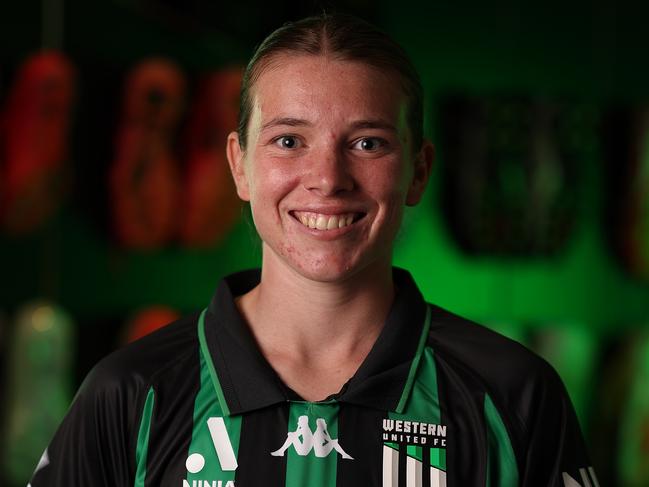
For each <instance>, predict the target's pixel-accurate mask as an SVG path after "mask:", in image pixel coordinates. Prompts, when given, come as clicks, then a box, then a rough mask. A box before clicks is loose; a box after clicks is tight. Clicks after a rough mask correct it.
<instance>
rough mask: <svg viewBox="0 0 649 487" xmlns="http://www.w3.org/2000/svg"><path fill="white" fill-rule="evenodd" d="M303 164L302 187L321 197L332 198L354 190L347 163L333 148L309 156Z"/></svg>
mask: <svg viewBox="0 0 649 487" xmlns="http://www.w3.org/2000/svg"><path fill="white" fill-rule="evenodd" d="M310 156H311V158H310V161H309V162H308V163H307V164H305V174H304V182H303V184H304V187H305V188H306V189H307V190H309V191H311V192H314V193H318V194H319V195H322V196H333V195H336V194H339V193H341V192H346V191H351V190H353V189H354V186H355V184H354V179H353V177H352V174H351V172H350V169H351V168H350V166H349V161H348V160H346V158H345V157H344V156H343V154H341V153H340V152H339V151H338V150H336V149H334V148H327V149H323V150H320V151H318V152H314V153H312V154H310Z"/></svg>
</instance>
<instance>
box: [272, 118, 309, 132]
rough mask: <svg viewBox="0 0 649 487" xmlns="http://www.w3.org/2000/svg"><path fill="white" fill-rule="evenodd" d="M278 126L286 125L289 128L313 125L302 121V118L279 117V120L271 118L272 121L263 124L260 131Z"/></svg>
mask: <svg viewBox="0 0 649 487" xmlns="http://www.w3.org/2000/svg"><path fill="white" fill-rule="evenodd" d="M280 125H286V126H289V127H311V126H313V124H312V123H311V122H309V121H308V120H304V119H302V118H291V117H279V118H273V119H272V120H269V121H268V122H266V123H265V124H263V125H262V126H261V131H262V132H263V131H264V130H266V129H269V128H271V127H277V126H280Z"/></svg>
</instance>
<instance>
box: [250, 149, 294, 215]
mask: <svg viewBox="0 0 649 487" xmlns="http://www.w3.org/2000/svg"><path fill="white" fill-rule="evenodd" d="M250 175H251V177H250V205H251V207H252V210H253V217H254V218H255V224H256V225H257V224H258V222H257V219H261V215H269V214H274V215H275V218H274V219H275V220H279V212H278V210H279V205H280V204H281V201H282V199H283V198H284V197H285V196H286V195H287V194H288V193H289V192H290V191H291V189H292V188H293V187H294V186H295V181H296V179H297V178H296V177H295V175H294V174H292V172H291V171H290V168H289V167H288V166H287V165H286V163H285V162H284V163H283V164H282V163H280V162H275V163H273V162H272V161H269V162H266V163H257V164H255V165H254V166H253V167H252V168H251V171H250ZM259 223H263V222H261V221H260V222H259Z"/></svg>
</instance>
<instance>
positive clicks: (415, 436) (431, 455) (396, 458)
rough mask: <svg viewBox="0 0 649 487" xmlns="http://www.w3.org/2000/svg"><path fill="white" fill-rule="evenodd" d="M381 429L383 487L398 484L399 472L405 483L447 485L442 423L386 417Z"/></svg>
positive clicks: (445, 435)
mask: <svg viewBox="0 0 649 487" xmlns="http://www.w3.org/2000/svg"><path fill="white" fill-rule="evenodd" d="M382 430H383V431H382V440H383V484H382V485H383V487H400V485H401V484H399V477H400V473H399V472H400V471H401V472H403V471H405V479H406V485H423V484H424V482H429V484H430V486H431V487H446V439H447V431H446V426H445V425H442V424H435V423H426V422H423V421H410V420H406V419H388V418H385V419H384V420H383V424H382ZM400 452H402V453H403V452H405V455H403V454H400ZM403 460H405V461H403Z"/></svg>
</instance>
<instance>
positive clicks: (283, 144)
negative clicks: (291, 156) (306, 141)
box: [273, 135, 300, 149]
mask: <svg viewBox="0 0 649 487" xmlns="http://www.w3.org/2000/svg"><path fill="white" fill-rule="evenodd" d="M273 143H274V144H275V145H276V146H277V147H280V148H282V149H297V148H298V147H299V146H300V141H299V140H298V138H297V137H295V136H293V135H282V136H281V137H277V138H276V139H275V140H274V141H273Z"/></svg>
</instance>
